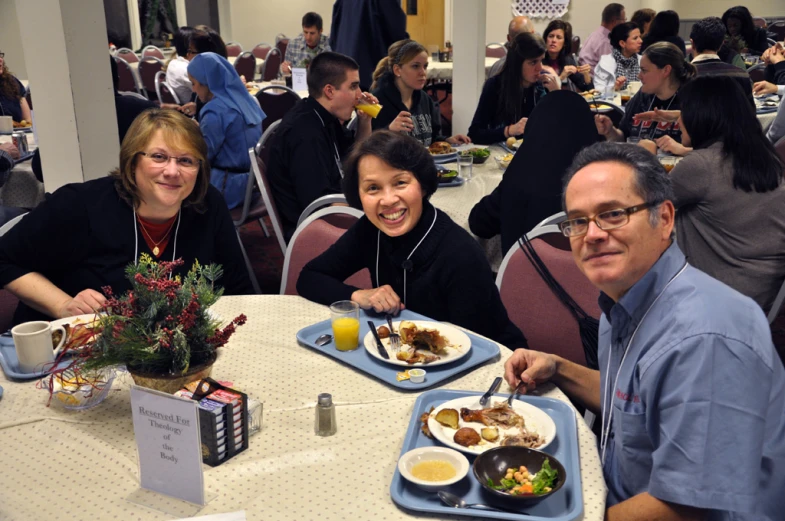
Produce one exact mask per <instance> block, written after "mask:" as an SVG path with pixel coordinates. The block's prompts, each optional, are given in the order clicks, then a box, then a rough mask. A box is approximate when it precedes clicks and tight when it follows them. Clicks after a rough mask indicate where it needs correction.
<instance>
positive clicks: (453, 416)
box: [436, 409, 458, 429]
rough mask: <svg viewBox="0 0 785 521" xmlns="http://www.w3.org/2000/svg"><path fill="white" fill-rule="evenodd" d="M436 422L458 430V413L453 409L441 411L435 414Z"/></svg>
mask: <svg viewBox="0 0 785 521" xmlns="http://www.w3.org/2000/svg"><path fill="white" fill-rule="evenodd" d="M436 421H437V422H439V423H441V424H442V425H444V426H445V427H449V428H451V429H457V428H458V411H456V410H455V409H442V410H441V411H439V412H438V413H437V414H436Z"/></svg>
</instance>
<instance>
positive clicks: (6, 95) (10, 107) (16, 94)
mask: <svg viewBox="0 0 785 521" xmlns="http://www.w3.org/2000/svg"><path fill="white" fill-rule="evenodd" d="M0 116H11V118H13V120H14V121H16V122H17V123H20V122H22V121H25V122H26V123H27V124H28V126H29V125H32V122H33V117H32V115H31V114H30V106H29V105H28V104H27V99H25V86H24V85H22V82H21V81H19V80H18V79H17V78H16V76H14V75H13V74H12V73H11V71H10V70H9V69H8V64H7V63H6V61H5V53H2V52H0Z"/></svg>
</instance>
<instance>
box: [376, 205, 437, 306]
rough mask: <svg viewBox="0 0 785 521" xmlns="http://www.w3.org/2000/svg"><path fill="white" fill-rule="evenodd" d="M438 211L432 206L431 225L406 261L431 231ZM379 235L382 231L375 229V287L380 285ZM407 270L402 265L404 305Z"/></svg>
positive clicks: (407, 259)
mask: <svg viewBox="0 0 785 521" xmlns="http://www.w3.org/2000/svg"><path fill="white" fill-rule="evenodd" d="M438 213H439V210H437V209H436V208H434V209H433V222H431V226H430V227H429V228H428V231H427V232H425V235H423V236H422V239H420V242H418V243H417V245H416V246H415V247H414V249H413V250H412V251H411V252H410V253H409V256H408V257H406V262H408V261H409V259H411V258H412V255H414V252H415V251H417V248H419V247H420V244H422V241H424V240H425V238H426V237H428V234H429V233H431V230H432V229H433V225H434V224H436V215H437V214H438ZM381 236H382V231H381V230H377V232H376V286H377V287H380V286H381V284H380V283H379V242H380V239H381ZM409 269H411V268H409ZM407 271H409V270H408V269H406V267H404V269H403V304H404V305H406V272H407Z"/></svg>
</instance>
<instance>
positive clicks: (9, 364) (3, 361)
mask: <svg viewBox="0 0 785 521" xmlns="http://www.w3.org/2000/svg"><path fill="white" fill-rule="evenodd" d="M71 362H72V360H71V359H70V358H66V359H65V360H61V361H60V363H59V364H57V365H56V366H51V365H49V364H47V366H46V368H45V369H44V367H42V368H41V370H40V371H34V372H32V373H27V372H24V371H22V369H21V368H20V367H19V359H18V358H17V357H16V347H15V346H14V339H13V338H12V337H9V336H0V367H2V368H3V372H4V373H5V375H6V376H7V377H8V378H15V379H17V380H32V379H34V378H41V377H43V376H46V375H47V374H49V373H51V372H52V371H54V369H55V368H63V367H67V366H68V364H70V363H71Z"/></svg>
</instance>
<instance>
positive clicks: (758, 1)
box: [671, 0, 785, 18]
mask: <svg viewBox="0 0 785 521" xmlns="http://www.w3.org/2000/svg"><path fill="white" fill-rule="evenodd" d="M673 3H674V4H676V2H673ZM736 5H744V6H746V7H747V9H749V10H750V12H751V13H752V16H763V17H766V16H783V15H785V2H783V1H782V0H746V1H744V2H740V1H738V0H690V1H689V2H679V3H678V4H677V7H672V8H671V9H674V10H675V11H676V12H677V13H679V17H681V18H704V17H706V16H722V13H724V12H725V10H726V9H728V8H729V7H733V6H736Z"/></svg>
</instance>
